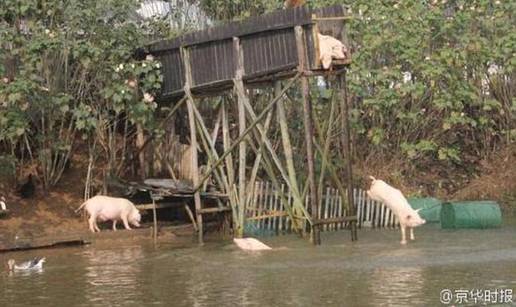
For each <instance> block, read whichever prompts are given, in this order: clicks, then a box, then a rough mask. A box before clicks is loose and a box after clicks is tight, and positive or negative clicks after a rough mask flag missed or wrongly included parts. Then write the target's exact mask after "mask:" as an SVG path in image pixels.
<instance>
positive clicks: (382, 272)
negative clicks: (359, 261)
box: [370, 266, 424, 306]
mask: <svg viewBox="0 0 516 307" xmlns="http://www.w3.org/2000/svg"><path fill="white" fill-rule="evenodd" d="M423 281H424V279H423V275H422V269H421V268H416V267H403V266H399V267H387V268H376V269H374V270H373V271H372V275H371V288H370V290H371V291H370V292H371V297H372V298H374V301H375V303H376V304H380V303H381V304H385V305H393V306H394V305H396V306H401V305H407V306H414V305H417V304H418V303H421V302H420V301H419V300H418V298H421V296H422V295H421V294H422V292H423V286H424V284H423Z"/></svg>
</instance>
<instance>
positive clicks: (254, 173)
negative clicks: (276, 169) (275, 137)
mask: <svg viewBox="0 0 516 307" xmlns="http://www.w3.org/2000/svg"><path fill="white" fill-rule="evenodd" d="M271 120H272V110H271V111H269V114H267V118H266V119H265V125H264V129H265V134H267V133H268V131H269V127H270V123H271ZM263 147H264V142H263V141H262V142H260V146H259V149H258V154H257V155H256V158H255V159H254V165H253V168H252V170H251V175H250V176H249V186H250V187H251V186H253V185H254V183H255V182H256V176H257V175H258V169H259V167H260V164H261V161H262V155H263V150H264V148H263ZM249 190H250V189H248V191H249ZM249 194H250V193H249ZM250 196H251V197H252V194H251V195H250Z"/></svg>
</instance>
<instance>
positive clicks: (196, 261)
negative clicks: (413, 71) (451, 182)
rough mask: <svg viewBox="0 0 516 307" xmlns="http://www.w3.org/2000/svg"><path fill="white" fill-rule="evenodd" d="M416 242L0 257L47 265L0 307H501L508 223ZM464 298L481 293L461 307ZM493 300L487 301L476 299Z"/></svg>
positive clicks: (429, 233) (512, 228) (508, 277)
mask: <svg viewBox="0 0 516 307" xmlns="http://www.w3.org/2000/svg"><path fill="white" fill-rule="evenodd" d="M416 239H417V240H416V241H415V242H409V244H408V245H407V246H401V245H400V244H399V240H400V238H399V231H397V230H364V229H362V230H360V231H359V241H358V242H353V243H352V242H350V234H349V232H348V231H340V232H332V233H323V234H322V241H323V244H322V246H319V247H313V246H312V245H310V244H309V243H308V242H307V241H305V240H304V239H301V238H298V237H297V236H295V235H285V236H278V237H267V238H263V239H262V241H264V242H265V243H267V244H269V245H270V246H272V247H273V248H274V250H272V251H267V252H258V253H249V252H244V251H241V250H239V249H238V248H237V247H236V246H235V245H234V244H232V243H231V241H222V240H211V241H210V242H208V243H207V244H205V245H204V246H203V247H198V246H197V245H196V244H193V243H192V244H191V245H182V246H177V245H167V244H161V245H160V246H159V247H158V248H155V247H154V246H153V245H152V244H151V243H150V242H142V243H135V242H133V243H130V244H129V245H128V244H127V243H125V244H123V245H122V244H120V245H117V244H104V245H103V244H98V245H97V244H95V245H91V246H86V247H79V248H63V249H47V250H37V251H31V252H22V253H20V252H18V253H11V254H0V261H1V262H2V263H5V262H6V261H7V259H9V258H14V259H16V260H17V261H23V260H26V259H30V258H31V257H34V256H46V257H47V262H46V263H45V266H44V269H43V270H42V271H39V272H31V273H26V274H24V273H14V274H8V273H7V272H6V271H5V270H4V271H2V272H1V273H0V306H36V305H38V306H151V305H165V306H439V305H441V302H440V295H441V292H442V291H443V290H444V289H449V293H451V297H448V298H449V301H450V303H451V304H455V305H462V304H464V305H468V304H470V305H479V304H480V299H481V295H479V293H482V295H484V297H486V298H487V297H490V301H492V302H497V303H501V302H503V300H504V299H505V301H510V298H511V297H510V291H511V290H514V289H516V221H514V220H511V221H505V223H504V226H503V227H502V228H500V229H490V230H441V229H440V228H439V226H438V225H425V226H423V227H421V228H418V229H416ZM464 290H482V291H481V292H476V294H472V293H473V292H470V293H469V294H468V297H467V299H468V300H467V301H465V300H464V299H463V298H464V294H463V293H465V292H464ZM495 291H497V293H498V294H497V297H496V300H495V297H494V295H491V296H490V295H485V293H486V292H487V293H491V294H494V293H495ZM498 291H500V292H498ZM502 292H503V293H502ZM460 293H462V294H460ZM501 294H503V295H504V296H505V297H504V298H501V297H500V295H501ZM461 295H462V299H461V301H459V300H458V298H459V296H461ZM475 296H476V297H477V299H478V300H479V301H478V302H477V303H476V304H475V303H474V297H475ZM513 301H516V293H515V297H514V299H513ZM457 303H459V304H457ZM451 304H450V305H451Z"/></svg>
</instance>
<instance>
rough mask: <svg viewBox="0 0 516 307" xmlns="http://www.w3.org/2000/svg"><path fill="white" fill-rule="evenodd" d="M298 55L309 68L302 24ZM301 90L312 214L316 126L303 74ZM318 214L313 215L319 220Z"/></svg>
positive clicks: (301, 65) (314, 236)
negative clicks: (314, 125)
mask: <svg viewBox="0 0 516 307" xmlns="http://www.w3.org/2000/svg"><path fill="white" fill-rule="evenodd" d="M295 34H296V46H297V55H298V61H299V67H298V71H305V70H307V66H308V65H307V58H306V57H307V56H306V48H305V47H306V44H305V39H304V35H303V34H304V33H303V28H302V27H301V26H296V27H295ZM301 92H302V96H303V111H304V112H303V114H304V116H303V120H304V123H305V142H306V156H307V157H306V158H307V163H308V182H309V185H310V201H311V209H312V214H313V213H316V212H317V207H318V204H319V202H318V201H317V188H316V183H315V165H314V149H313V135H314V128H313V122H312V101H311V99H310V88H309V84H308V78H307V77H305V76H303V77H302V78H301ZM318 218H319V217H318V216H313V219H314V220H317V219H318ZM319 232H320V231H319V227H318V226H317V225H312V242H313V243H314V244H315V245H319V244H321V236H320V233H319Z"/></svg>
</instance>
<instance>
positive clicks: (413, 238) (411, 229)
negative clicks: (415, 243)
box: [410, 227, 416, 240]
mask: <svg viewBox="0 0 516 307" xmlns="http://www.w3.org/2000/svg"><path fill="white" fill-rule="evenodd" d="M415 239H416V237H414V227H410V240H415Z"/></svg>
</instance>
